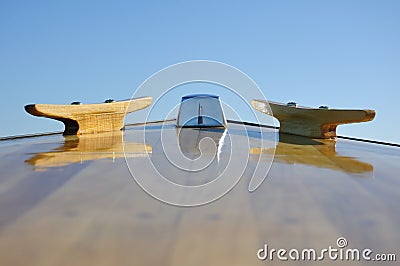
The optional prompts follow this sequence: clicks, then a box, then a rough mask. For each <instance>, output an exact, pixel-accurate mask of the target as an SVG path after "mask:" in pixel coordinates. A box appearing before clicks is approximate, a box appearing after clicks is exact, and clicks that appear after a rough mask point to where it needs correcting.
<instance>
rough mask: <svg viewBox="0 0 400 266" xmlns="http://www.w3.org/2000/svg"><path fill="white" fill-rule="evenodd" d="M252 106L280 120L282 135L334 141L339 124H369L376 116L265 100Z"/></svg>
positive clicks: (368, 113)
mask: <svg viewBox="0 0 400 266" xmlns="http://www.w3.org/2000/svg"><path fill="white" fill-rule="evenodd" d="M268 104H269V107H268ZM251 105H252V106H253V108H254V109H256V110H257V111H260V112H262V113H265V114H268V115H271V116H274V117H275V118H277V119H278V120H279V123H280V128H279V131H280V132H282V133H287V134H294V135H300V136H306V137H310V138H321V139H328V138H335V137H336V128H337V126H338V125H341V124H350V123H360V122H367V121H371V120H373V119H374V117H375V111H374V110H351V109H329V108H327V107H326V106H322V107H321V108H310V107H304V106H298V105H297V104H296V105H293V104H290V105H288V104H284V103H276V102H267V101H264V100H252V102H251Z"/></svg>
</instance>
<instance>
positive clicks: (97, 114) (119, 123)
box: [25, 97, 152, 135]
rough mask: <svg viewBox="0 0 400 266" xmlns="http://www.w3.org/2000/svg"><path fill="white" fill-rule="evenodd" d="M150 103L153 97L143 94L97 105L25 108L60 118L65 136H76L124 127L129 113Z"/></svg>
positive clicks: (31, 112)
mask: <svg viewBox="0 0 400 266" xmlns="http://www.w3.org/2000/svg"><path fill="white" fill-rule="evenodd" d="M76 103H77V102H76ZM151 103H152V97H141V98H134V99H131V100H126V101H117V102H116V101H109V100H108V101H107V102H105V103H98V104H80V103H79V104H71V105H61V104H29V105H26V106H25V110H26V111H27V112H28V113H29V114H31V115H34V116H39V117H47V118H51V119H55V120H58V121H61V122H63V123H64V125H65V130H64V135H76V134H90V133H100V132H108V131H114V130H121V129H123V127H124V118H125V115H126V114H127V113H131V112H135V111H138V110H141V109H144V108H146V107H148V106H149V105H150V104H151Z"/></svg>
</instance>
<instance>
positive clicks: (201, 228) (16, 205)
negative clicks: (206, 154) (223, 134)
mask: <svg viewBox="0 0 400 266" xmlns="http://www.w3.org/2000/svg"><path fill="white" fill-rule="evenodd" d="M232 127H234V126H233V125H231V124H229V126H228V131H229V130H230V129H232ZM141 129H142V128H141V127H129V128H127V130H126V131H125V132H123V133H121V134H122V135H118V134H117V135H111V136H104V135H98V138H95V139H87V138H79V137H76V138H64V137H63V136H62V135H54V136H46V137H38V138H31V139H19V140H10V141H2V142H0V147H1V149H0V158H1V160H0V169H1V171H0V265H24V266H25V265H43V266H45V265H287V264H289V265H298V264H302V265H308V264H310V262H308V261H305V262H304V261H303V262H291V261H288V262H282V261H279V260H276V259H274V261H260V260H258V259H257V255H256V253H257V251H258V249H260V248H261V247H262V246H263V245H264V244H268V245H269V246H270V247H272V248H277V249H279V248H285V249H291V248H298V249H303V248H314V249H322V248H327V247H328V246H329V245H331V246H334V247H335V246H336V239H337V238H338V237H345V238H346V239H347V241H348V242H349V246H350V247H352V248H359V249H364V248H369V249H372V250H374V251H375V252H386V253H396V252H398V250H399V246H400V206H399V200H400V189H399V187H400V179H399V174H398V172H399V170H400V165H399V162H400V149H399V148H396V147H386V146H382V145H375V144H366V143H361V142H355V141H348V140H338V141H337V142H328V143H324V142H321V141H318V140H310V139H301V138H297V137H291V136H284V135H281V136H280V138H281V142H279V143H278V144H277V147H276V154H275V160H274V162H273V164H272V167H271V170H270V172H269V174H268V177H267V179H266V180H265V181H264V182H263V183H262V185H261V186H260V187H259V188H258V189H257V190H256V191H255V192H252V193H249V191H248V184H249V181H250V176H251V170H252V168H253V167H255V164H256V162H257V160H258V156H260V155H262V154H269V152H270V151H269V150H266V149H260V148H259V147H257V146H256V143H257V141H255V139H256V138H257V134H256V133H254V132H253V133H252V134H250V147H249V150H250V152H249V156H250V162H249V165H248V169H247V170H246V171H245V173H244V175H243V177H242V179H241V180H240V182H239V183H238V185H237V186H236V187H234V188H233V190H232V191H230V192H229V193H228V194H226V195H225V196H224V197H222V198H221V199H219V200H217V201H215V202H212V203H210V204H207V205H204V206H200V207H193V208H183V207H176V206H171V205H168V204H165V203H162V202H160V201H158V200H156V199H154V198H153V197H151V196H149V195H148V194H147V193H146V192H144V191H143V190H142V189H141V188H140V187H139V186H138V184H137V183H136V182H135V181H134V180H133V178H132V176H131V175H130V173H129V171H128V167H127V165H126V162H125V159H124V158H123V156H121V155H120V154H122V153H121V146H122V145H123V144H122V142H125V144H126V145H128V146H129V145H131V146H130V147H131V150H130V152H129V151H128V154H130V155H132V156H131V157H130V158H129V160H134V161H135V162H136V163H137V165H140V164H141V162H142V161H141V160H145V159H146V158H145V157H146V156H151V157H152V158H153V159H154V158H158V157H157V156H159V155H158V153H159V152H160V145H161V144H160V139H158V138H157V137H156V136H157V134H154V136H155V137H151V138H149V139H147V142H146V145H144V146H143V145H140V144H138V143H140V140H141V138H142V134H143V133H142V130H141ZM147 129H148V130H149V132H150V133H151V132H155V133H157V131H159V130H160V127H158V126H157V125H153V126H149V127H148V128H147ZM171 130H175V129H171ZM250 130H253V129H251V127H250ZM264 130H266V129H264ZM253 131H256V130H255V129H254V130H253ZM235 132H236V133H235V134H242V133H243V134H242V135H243V138H246V137H245V135H246V134H245V132H237V131H235ZM272 133H273V132H272ZM201 134H205V135H207V136H209V137H211V138H212V139H214V138H217V137H218V134H219V133H218V132H216V133H215V132H214V133H207V132H206V133H204V132H196V130H193V134H188V135H182V136H179V137H180V139H179V141H180V142H179V141H178V142H177V143H178V144H179V145H180V147H179V148H180V149H181V151H182V152H183V153H185V154H187V155H190V154H193V156H196V152H198V150H197V149H196V148H195V146H193V144H196V143H197V141H198V136H200V135H201ZM149 136H153V135H151V134H150V135H149ZM190 136H195V137H196V138H192V139H191V138H190ZM176 137H178V134H176ZM113 153H114V155H113ZM115 154H117V156H116V155H115ZM118 154H119V155H118ZM135 154H136V155H135ZM261 162H263V161H262V160H261ZM210 169H211V170H209V171H212V168H210ZM180 178H181V177H179V176H176V181H177V182H181V181H182V180H181V179H180ZM188 178H190V177H188ZM398 259H399V258H398ZM338 263H339V262H334V261H330V260H328V259H326V260H325V261H323V262H318V264H320V265H337V264H338ZM342 263H344V264H351V265H362V264H366V262H363V261H360V262H342ZM368 265H371V264H370V263H369V264H368ZM388 265H389V263H388ZM390 265H394V264H393V263H391V264H390Z"/></svg>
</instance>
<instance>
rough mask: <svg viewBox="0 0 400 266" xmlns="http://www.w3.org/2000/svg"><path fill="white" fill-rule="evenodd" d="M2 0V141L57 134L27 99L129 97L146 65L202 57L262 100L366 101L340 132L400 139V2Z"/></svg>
mask: <svg viewBox="0 0 400 266" xmlns="http://www.w3.org/2000/svg"><path fill="white" fill-rule="evenodd" d="M216 2H217V1H169V2H167V1H144V2H143V3H134V1H126V2H124V1H1V2H0V32H1V34H0V90H1V92H2V96H3V97H2V105H1V107H0V108H1V114H2V115H1V117H0V124H1V127H0V136H7V135H16V134H25V133H36V132H46V131H55V130H62V129H63V126H62V124H61V123H59V122H56V121H52V120H46V119H42V118H36V117H32V116H29V115H28V114H26V113H25V111H24V109H23V106H24V105H25V104H28V103H70V102H72V101H76V100H79V101H82V102H87V103H92V102H102V101H104V100H105V99H107V98H114V99H126V98H129V97H130V96H131V95H132V94H133V92H134V90H135V89H136V88H137V87H138V86H139V85H140V84H141V83H142V82H143V81H144V80H145V79H146V78H148V77H149V76H150V75H152V74H153V73H154V72H156V71H158V70H160V69H162V68H164V67H167V66H169V65H171V64H175V63H178V62H182V61H187V60H193V59H208V60H215V61H220V62H224V63H227V64H230V65H232V66H234V67H237V68H239V69H240V70H242V71H244V72H245V73H246V74H248V75H249V76H250V77H251V78H252V79H253V80H254V81H255V82H256V83H257V84H258V85H259V86H260V88H261V89H262V90H263V92H264V93H265V95H266V97H267V98H268V99H270V100H274V101H281V102H288V101H292V100H294V101H297V102H298V103H299V104H301V105H310V106H319V105H322V104H324V105H328V106H330V107H338V108H371V109H375V110H376V111H377V116H376V118H375V120H374V121H373V122H369V123H365V124H354V125H348V126H342V127H339V129H338V133H339V134H341V135H346V136H354V137H362V138H368V139H376V140H383V141H391V142H397V143H400V134H399V133H398V132H399V124H398V122H399V118H398V114H399V100H400V97H399V95H400V93H399V90H400V16H399V14H400V1H387V0H385V1H247V2H246V3H245V1H241V2H239V1H238V2H235V1H218V3H216Z"/></svg>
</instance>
